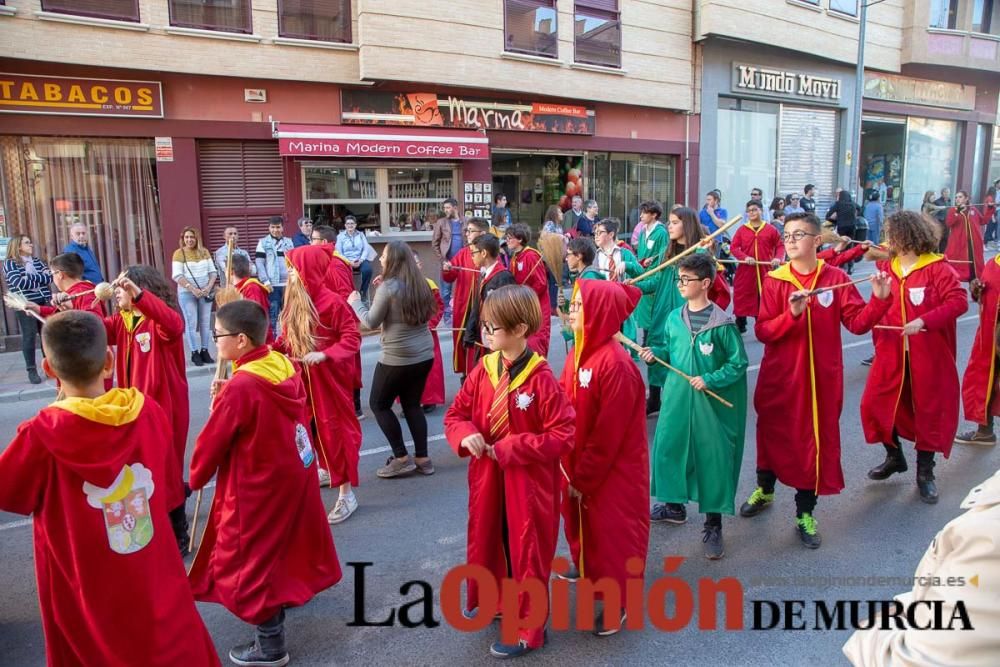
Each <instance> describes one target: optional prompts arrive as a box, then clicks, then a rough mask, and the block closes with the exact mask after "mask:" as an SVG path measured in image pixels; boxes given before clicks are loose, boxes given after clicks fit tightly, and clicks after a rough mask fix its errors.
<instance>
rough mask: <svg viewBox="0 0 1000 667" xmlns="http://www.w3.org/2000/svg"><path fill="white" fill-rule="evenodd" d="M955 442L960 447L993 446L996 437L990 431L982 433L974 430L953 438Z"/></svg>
mask: <svg viewBox="0 0 1000 667" xmlns="http://www.w3.org/2000/svg"><path fill="white" fill-rule="evenodd" d="M955 442H956V443H958V444H960V445H995V444H997V436H996V433H994V432H993V431H992V430H991V431H990V432H989V433H984V432H982V431H980V430H979V429H976V430H974V431H966V432H965V433H961V434H959V435H958V436H956V437H955Z"/></svg>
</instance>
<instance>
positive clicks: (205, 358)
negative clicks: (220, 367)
mask: <svg viewBox="0 0 1000 667" xmlns="http://www.w3.org/2000/svg"><path fill="white" fill-rule="evenodd" d="M201 360H202V361H203V362H205V363H206V364H214V363H215V359H213V358H212V355H210V354H209V353H208V350H206V349H205V348H201Z"/></svg>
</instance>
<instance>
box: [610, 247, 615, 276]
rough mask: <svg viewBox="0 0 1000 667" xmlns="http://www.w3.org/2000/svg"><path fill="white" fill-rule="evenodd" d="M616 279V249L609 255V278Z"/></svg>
mask: <svg viewBox="0 0 1000 667" xmlns="http://www.w3.org/2000/svg"><path fill="white" fill-rule="evenodd" d="M614 279H615V251H614V250H612V251H611V254H610V255H608V280H614Z"/></svg>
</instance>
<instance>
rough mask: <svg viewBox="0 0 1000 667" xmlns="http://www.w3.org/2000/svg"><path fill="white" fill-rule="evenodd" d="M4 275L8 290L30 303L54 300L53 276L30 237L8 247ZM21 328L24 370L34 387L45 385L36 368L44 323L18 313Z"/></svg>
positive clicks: (17, 236)
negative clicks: (37, 346)
mask: <svg viewBox="0 0 1000 667" xmlns="http://www.w3.org/2000/svg"><path fill="white" fill-rule="evenodd" d="M3 275H4V279H5V280H6V281H7V289H9V290H10V291H11V292H13V293H14V294H19V295H21V296H23V297H24V298H25V299H27V300H28V301H29V302H30V303H33V304H36V305H39V306H47V305H49V300H50V299H51V298H52V289H51V288H50V287H49V285H50V284H51V283H52V272H51V271H50V270H49V267H48V266H46V265H45V262H43V261H42V260H41V259H39V258H38V257H35V246H34V245H33V244H32V242H31V237H30V236H28V235H27V234H15V235H14V236H13V238H11V239H10V244H9V245H8V246H7V258H6V259H5V260H4V262H3ZM14 317H16V318H17V326H18V328H19V329H20V330H21V354H22V355H23V356H24V367H25V370H27V371H28V381H29V382H31V384H41V383H42V378H41V376H40V375H38V367H37V366H36V365H35V347H36V341H37V339H38V337H39V335H40V333H41V330H42V323H41V322H39V321H38V320H37V319H35V317H34V316H33V315H32V314H31V313H28V312H26V311H21V310H17V311H14Z"/></svg>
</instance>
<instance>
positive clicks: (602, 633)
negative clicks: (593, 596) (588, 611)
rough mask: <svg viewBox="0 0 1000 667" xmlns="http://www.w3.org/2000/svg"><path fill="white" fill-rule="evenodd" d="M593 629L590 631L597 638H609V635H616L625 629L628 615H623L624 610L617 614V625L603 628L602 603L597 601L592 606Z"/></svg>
mask: <svg viewBox="0 0 1000 667" xmlns="http://www.w3.org/2000/svg"><path fill="white" fill-rule="evenodd" d="M594 607H595V608H594V629H593V630H591V632H593V633H594V634H595V635H596V636H598V637H610V636H611V635H616V634H618V633H619V632H621V631H622V628H624V627H625V620H626V619H627V618H628V615H627V614H626V613H625V610H624V609H621V610H619V612H618V624H617V625H613V626H611V627H608V628H606V627H604V603H603V602H600V601H598V602H597V604H595V605H594Z"/></svg>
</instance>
